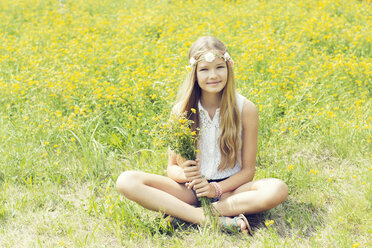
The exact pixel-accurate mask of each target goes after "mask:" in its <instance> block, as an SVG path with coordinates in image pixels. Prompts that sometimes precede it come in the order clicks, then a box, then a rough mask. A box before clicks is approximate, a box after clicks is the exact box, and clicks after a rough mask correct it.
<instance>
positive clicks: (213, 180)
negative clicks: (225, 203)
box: [191, 177, 228, 207]
mask: <svg viewBox="0 0 372 248" xmlns="http://www.w3.org/2000/svg"><path fill="white" fill-rule="evenodd" d="M227 178H228V177H227ZM227 178H222V179H210V180H207V181H208V183H211V182H216V183H218V182H221V181H223V180H225V179H227ZM191 190H192V192H193V193H194V195H195V197H196V201H197V203H196V207H200V206H201V201H200V199H199V198H198V197H197V196H196V192H195V190H194V189H193V188H191ZM210 199H211V202H212V203H213V202H217V201H219V200H220V196H218V197H215V198H210Z"/></svg>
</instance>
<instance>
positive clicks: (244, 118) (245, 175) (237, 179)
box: [218, 99, 258, 192]
mask: <svg viewBox="0 0 372 248" xmlns="http://www.w3.org/2000/svg"><path fill="white" fill-rule="evenodd" d="M241 122H242V169H241V170H240V171H239V172H238V173H236V174H234V175H233V176H231V177H230V178H228V179H226V180H224V181H222V182H219V183H218V184H219V185H220V187H221V189H222V192H231V191H233V190H235V189H236V188H238V187H239V186H241V185H243V184H245V183H248V182H250V181H252V180H253V177H254V173H255V165H256V154H257V139H258V111H257V108H256V106H255V105H254V104H253V103H252V102H251V101H249V100H247V99H245V101H244V105H243V110H242V115H241Z"/></svg>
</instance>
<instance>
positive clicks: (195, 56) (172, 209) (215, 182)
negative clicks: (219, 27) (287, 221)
mask: <svg viewBox="0 0 372 248" xmlns="http://www.w3.org/2000/svg"><path fill="white" fill-rule="evenodd" d="M189 61H190V66H189V67H191V70H190V72H189V74H188V76H187V78H186V80H185V82H184V84H183V88H182V89H181V91H180V94H179V101H178V103H177V104H176V105H175V106H174V108H173V110H172V112H173V113H184V112H185V111H187V112H188V113H190V111H193V112H195V110H196V113H197V114H193V115H191V117H190V118H192V119H193V121H194V124H195V127H194V128H195V130H196V128H199V130H200V137H199V140H198V144H197V145H198V149H199V150H200V154H199V155H198V158H197V159H196V160H195V161H190V160H189V161H181V160H180V159H178V156H177V155H176V154H175V153H174V152H172V151H170V152H169V159H168V171H167V174H168V177H165V176H160V175H153V174H148V173H144V172H137V171H126V172H124V173H122V174H121V175H120V176H119V178H118V180H117V188H118V190H119V191H120V193H122V194H123V195H124V196H126V197H127V198H128V199H130V200H133V201H135V202H137V203H138V204H140V205H142V206H143V207H145V208H148V209H151V210H155V211H162V212H164V213H165V214H167V215H170V216H171V217H170V218H171V220H173V221H174V220H178V219H181V220H183V221H187V222H191V223H195V224H203V222H204V221H205V220H206V216H205V215H204V213H203V209H202V208H201V207H200V204H198V200H197V198H198V197H202V196H205V197H208V198H211V199H212V202H213V206H214V208H215V210H216V212H217V213H218V215H219V223H220V224H221V225H222V226H223V227H226V228H229V229H231V228H233V229H236V230H240V231H242V232H244V233H247V232H249V231H250V228H249V224H248V222H247V220H246V218H245V217H244V215H243V214H253V213H258V212H262V211H265V210H268V209H270V208H273V207H275V206H277V205H278V204H280V203H282V202H283V201H284V200H285V199H286V198H287V194H288V188H287V185H286V184H285V183H284V182H282V181H281V180H279V179H274V178H270V179H261V180H257V181H252V179H253V177H254V173H255V162H256V153H257V136H258V112H257V109H256V107H255V105H254V104H253V103H252V102H251V101H249V100H247V99H246V98H244V97H243V96H242V95H240V94H237V93H236V92H235V81H234V74H233V68H232V66H233V60H232V59H231V57H230V55H229V53H228V52H227V49H226V47H225V45H224V44H223V43H222V42H221V41H219V40H218V39H216V38H214V37H210V36H207V37H202V38H199V39H198V40H197V41H196V42H195V43H194V44H193V45H192V46H191V48H190V50H189Z"/></svg>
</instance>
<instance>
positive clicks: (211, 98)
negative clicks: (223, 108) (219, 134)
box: [200, 93, 222, 119]
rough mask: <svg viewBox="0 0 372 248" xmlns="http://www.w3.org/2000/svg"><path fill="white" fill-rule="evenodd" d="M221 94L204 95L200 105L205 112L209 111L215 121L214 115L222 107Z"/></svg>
mask: <svg viewBox="0 0 372 248" xmlns="http://www.w3.org/2000/svg"><path fill="white" fill-rule="evenodd" d="M221 98H222V95H221V94H209V93H202V95H201V97H200V103H201V105H202V106H203V108H204V109H205V110H207V111H208V113H209V116H210V117H211V118H212V119H213V116H214V114H215V113H216V109H218V108H219V107H220V103H221Z"/></svg>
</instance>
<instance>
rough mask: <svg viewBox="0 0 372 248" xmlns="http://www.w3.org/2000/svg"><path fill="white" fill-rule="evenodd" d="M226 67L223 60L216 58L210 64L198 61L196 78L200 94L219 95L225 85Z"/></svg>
mask: <svg viewBox="0 0 372 248" xmlns="http://www.w3.org/2000/svg"><path fill="white" fill-rule="evenodd" d="M227 74H228V73H227V65H226V62H225V60H224V59H222V58H218V57H216V58H215V59H214V60H213V61H212V62H207V61H204V60H202V61H199V62H198V64H197V67H196V78H197V80H198V84H199V87H200V89H201V90H202V93H215V94H218V93H220V92H221V91H222V90H223V89H224V88H225V86H226V83H227Z"/></svg>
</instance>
